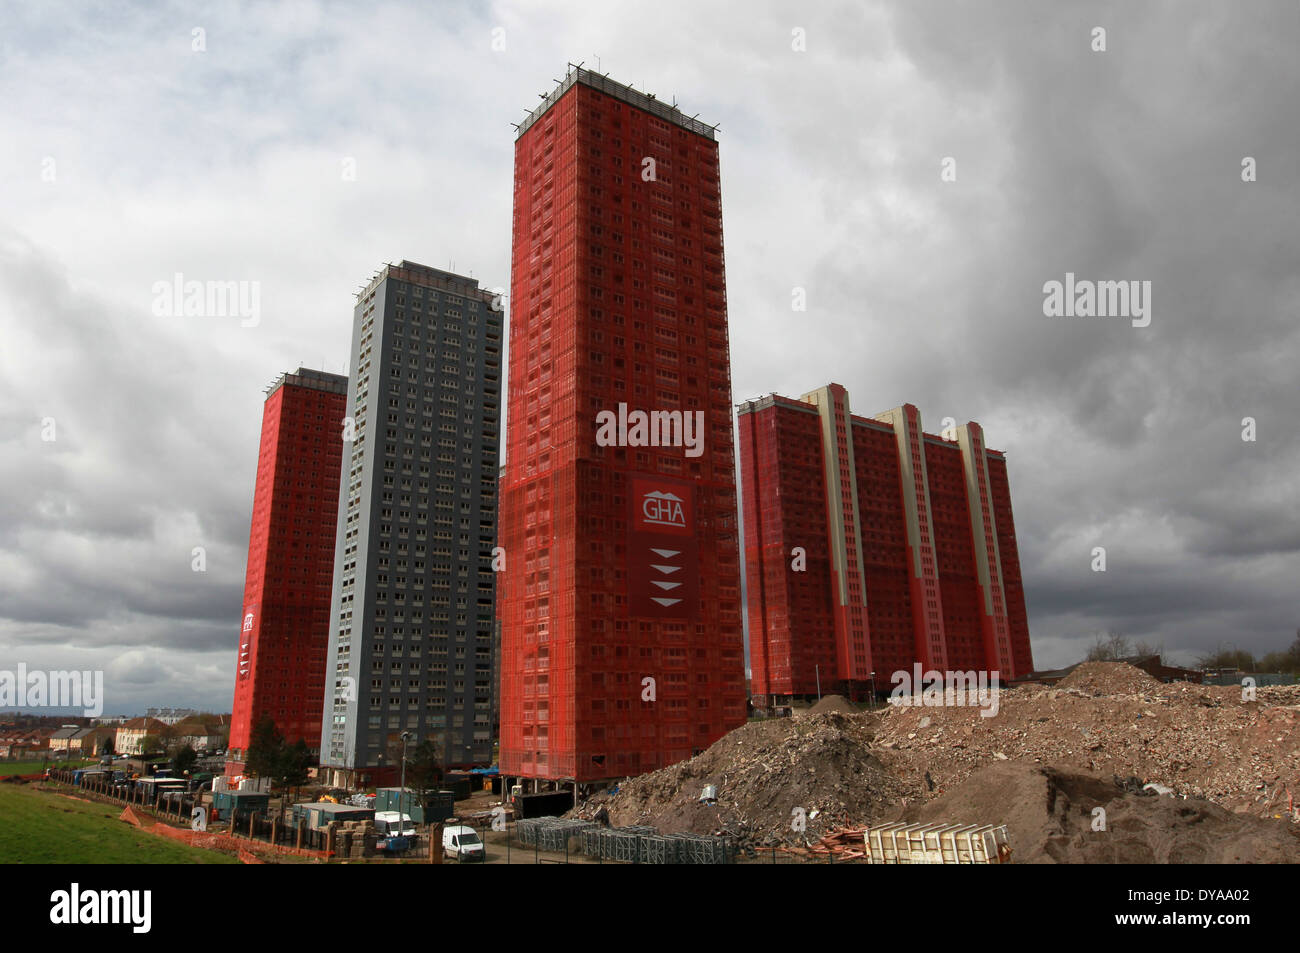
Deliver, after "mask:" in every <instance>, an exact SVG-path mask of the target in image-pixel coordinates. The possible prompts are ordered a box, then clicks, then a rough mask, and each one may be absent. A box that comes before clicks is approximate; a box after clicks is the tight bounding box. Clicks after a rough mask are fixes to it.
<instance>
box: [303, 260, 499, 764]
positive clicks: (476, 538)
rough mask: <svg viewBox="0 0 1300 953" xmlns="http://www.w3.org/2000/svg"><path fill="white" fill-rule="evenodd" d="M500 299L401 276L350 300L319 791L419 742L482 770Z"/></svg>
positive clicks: (410, 271)
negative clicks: (349, 364) (349, 365)
mask: <svg viewBox="0 0 1300 953" xmlns="http://www.w3.org/2000/svg"><path fill="white" fill-rule="evenodd" d="M499 300H500V299H499V298H498V297H497V296H496V295H495V294H494V293H492V292H490V291H488V290H486V289H481V288H479V285H478V282H477V281H475V280H474V279H472V278H465V277H463V276H461V275H455V274H452V273H450V272H446V271H440V270H438V269H436V268H429V267H427V266H425V265H417V264H415V263H413V262H409V261H403V262H401V263H400V264H397V265H385V266H384V267H383V268H382V269H381V270H380V271H379V272H378V273H377V274H376V275H375V276H374V278H373V279H372V280H371V281H370V283H369V284H368V285H367V286H366V289H365V290H364V291H363V292H361V294H360V295H359V296H358V297H357V305H356V310H355V313H354V316H353V327H352V350H351V352H350V353H351V358H350V360H351V362H352V366H353V368H354V370H353V373H352V374H351V377H350V380H349V384H348V417H347V419H345V421H344V427H345V429H344V439H345V441H346V440H349V439H350V443H345V444H344V454H343V477H342V483H341V487H342V490H341V492H340V494H339V520H338V536H337V540H336V548H335V557H334V595H333V603H332V606H331V623H330V640H329V652H328V655H327V656H326V658H327V668H326V678H327V681H326V693H325V710H324V718H323V725H322V728H321V748H320V752H321V753H320V763H321V768H322V771H321V775H322V780H323V781H324V783H327V784H335V785H340V786H348V787H350V786H356V785H360V784H363V783H371V784H375V783H379V784H384V783H391V782H392V781H394V780H395V779H396V777H397V774H398V772H399V770H400V766H401V758H402V751H403V735H405V736H406V737H405V742H406V750H407V753H408V754H409V753H410V752H413V751H414V749H415V747H416V746H417V745H418V744H419V743H420V742H421V741H425V740H430V741H433V742H434V743H435V744H436V745H437V746H438V752H439V755H440V757H441V759H442V761H443V764H444V765H445V766H447V767H456V766H465V765H472V764H487V763H489V762H490V761H491V758H492V735H491V731H492V727H491V718H492V708H493V697H492V696H493V693H494V691H495V682H494V676H493V672H492V664H493V660H492V641H493V617H494V611H495V609H494V602H495V587H496V582H495V574H494V573H493V567H492V551H493V548H494V547H495V546H496V522H497V520H496V513H497V502H496V500H497V472H498V460H497V449H498V424H499V417H500V392H501V349H502V344H501V326H502V312H501V309H500V307H499V305H498V302H499Z"/></svg>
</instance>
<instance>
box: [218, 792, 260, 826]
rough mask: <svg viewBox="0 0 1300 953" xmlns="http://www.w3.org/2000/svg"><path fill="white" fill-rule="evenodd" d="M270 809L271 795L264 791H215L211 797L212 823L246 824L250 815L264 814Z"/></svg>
mask: <svg viewBox="0 0 1300 953" xmlns="http://www.w3.org/2000/svg"><path fill="white" fill-rule="evenodd" d="M270 807H271V795H270V794H267V793H266V792H265V791H217V792H216V793H215V794H213V795H212V817H211V818H210V819H211V820H214V821H232V822H233V823H235V824H238V823H239V822H240V821H241V820H243V821H245V822H247V820H248V816H249V815H250V814H265V813H266V812H267V811H268V810H270Z"/></svg>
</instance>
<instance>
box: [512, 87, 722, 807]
mask: <svg viewBox="0 0 1300 953" xmlns="http://www.w3.org/2000/svg"><path fill="white" fill-rule="evenodd" d="M513 227H514V236H513V257H512V266H511V320H510V390H509V426H508V428H507V439H508V447H507V453H506V460H505V473H504V476H503V478H502V487H503V489H502V524H501V544H502V547H503V549H504V552H505V557H506V564H505V567H504V572H502V573H501V574H500V575H501V577H502V578H501V587H502V588H501V593H500V597H499V615H500V620H501V659H502V662H501V664H502V674H501V706H500V718H501V772H502V774H503V775H505V776H509V777H518V778H531V779H535V780H537V781H541V780H548V781H572V782H575V783H585V782H597V781H602V780H605V779H609V778H613V777H621V776H626V775H629V774H638V773H640V772H643V771H649V770H653V769H655V768H659V767H662V766H664V765H666V764H671V763H673V762H676V761H679V760H681V759H684V758H689V757H691V756H692V755H693V754H694V753H696V752H698V751H700V750H702V749H703V748H705V747H707V746H708V745H710V744H712V743H713V742H714V741H716V740H717V739H718V738H719V737H720V736H721V735H722V734H724V733H725V732H727V731H728V730H730V729H732V728H734V727H736V726H738V725H740V724H742V723H743V722H744V720H745V714H746V708H745V685H744V657H743V628H742V620H741V612H740V568H739V540H738V529H737V511H736V484H735V469H734V459H733V453H732V451H733V443H732V427H731V404H730V394H731V380H730V362H729V352H728V336H727V308H726V287H725V285H726V280H725V273H724V270H723V244H722V208H721V193H720V184H719V166H718V144H717V141H716V139H715V135H714V129H713V127H710V126H708V125H705V124H703V123H700V122H698V121H697V120H694V119H691V118H688V117H687V116H685V115H684V114H683V113H682V112H681V111H679V110H678V109H676V108H675V107H673V106H669V105H668V104H666V103H662V102H660V101H658V100H657V99H655V98H654V97H653V96H649V95H646V94H643V93H640V92H637V91H635V90H632V89H631V88H629V87H627V86H624V85H622V84H620V83H616V82H613V81H611V80H609V79H607V78H606V77H604V76H601V75H600V74H596V73H591V72H589V71H586V70H583V69H580V68H572V67H571V68H570V69H569V71H568V73H566V75H565V78H564V80H563V81H562V82H561V83H560V84H559V86H558V87H557V88H556V89H555V90H554V91H553V92H552V93H551V94H550V95H549V96H547V97H546V99H545V100H544V101H543V103H542V104H541V105H540V106H539V107H538V108H537V109H536V110H534V111H533V112H532V113H531V114H530V115H529V116H528V117H527V118H526V119H525V120H524V122H523V123H522V124H521V125H520V126H519V134H518V138H517V140H516V142H515V194H514V223H513Z"/></svg>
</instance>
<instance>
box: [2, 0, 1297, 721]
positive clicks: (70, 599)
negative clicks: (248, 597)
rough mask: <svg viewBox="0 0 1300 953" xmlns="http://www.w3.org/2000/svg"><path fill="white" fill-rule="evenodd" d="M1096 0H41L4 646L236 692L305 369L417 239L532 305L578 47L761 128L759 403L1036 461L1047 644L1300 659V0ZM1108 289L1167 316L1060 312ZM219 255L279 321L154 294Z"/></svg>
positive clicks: (1034, 627)
mask: <svg viewBox="0 0 1300 953" xmlns="http://www.w3.org/2000/svg"><path fill="white" fill-rule="evenodd" d="M810 6H815V12H813V11H810V10H809V9H808V7H810ZM1088 6H1089V9H1087V10H1085V9H1084V5H1082V4H1078V5H1076V4H1070V5H1068V7H1067V5H1063V4H1053V5H1049V4H1044V3H1041V2H1032V0H1027V2H1022V3H981V4H957V3H926V2H921V3H918V2H902V0H899V2H896V3H856V2H855V3H841V4H835V3H825V4H816V5H808V4H804V3H788V4H782V3H756V2H746V3H745V4H743V6H742V5H739V4H736V5H733V6H732V7H731V8H729V7H728V6H727V5H723V4H716V5H715V4H707V3H698V2H683V3H671V2H654V3H627V2H620V3H617V4H613V3H610V4H597V3H576V2H573V3H564V2H557V3H549V2H547V3H543V2H537V3H519V4H514V3H496V4H471V3H465V4H450V3H447V4H443V3H439V4H432V3H376V4H369V3H368V4H365V5H353V4H342V3H339V4H333V3H292V4H289V3H286V4H283V5H276V4H273V3H256V4H255V3H248V4H242V5H241V4H233V3H212V4H206V5H205V4H194V3H176V4H174V5H168V4H165V3H156V4H143V3H141V4H125V3H123V4H96V5H88V4H60V3H55V2H49V3H40V4H28V5H18V4H12V5H6V6H5V7H4V8H3V11H2V12H0V102H3V103H4V107H3V109H0V142H3V143H4V148H3V149H0V181H2V182H3V187H2V188H0V660H2V661H0V667H3V668H12V667H14V666H15V665H16V664H17V663H18V662H25V663H26V664H27V665H28V666H29V668H72V667H75V668H79V669H80V668H98V669H103V670H104V671H105V673H106V683H107V685H106V687H107V692H108V699H107V705H106V708H107V710H108V711H109V712H122V713H134V712H139V711H141V710H142V709H143V708H144V707H145V706H147V705H155V704H157V705H167V704H175V705H187V706H194V707H202V708H211V709H214V710H221V711H225V710H228V709H229V706H230V699H231V690H232V686H233V678H234V651H235V646H236V642H237V633H238V626H239V617H240V607H241V596H242V589H243V577H244V568H245V565H244V561H245V555H246V546H247V541H248V531H249V519H250V514H251V502H252V492H253V478H254V473H255V469H256V463H257V447H258V430H259V427H260V423H261V405H262V400H263V394H262V390H263V388H264V387H265V386H266V385H267V384H268V383H270V382H271V381H272V380H273V379H274V378H275V377H276V376H277V375H278V374H279V373H281V372H282V371H284V370H286V369H291V368H294V367H297V366H298V365H299V364H306V365H308V366H314V367H320V368H324V369H327V370H334V371H339V370H341V369H342V367H343V363H344V361H345V359H346V356H347V355H346V350H347V347H348V341H349V323H350V320H351V313H352V298H353V294H354V293H355V292H356V290H357V288H358V286H359V285H361V284H363V283H364V282H365V281H366V280H368V278H369V276H370V275H371V274H372V273H373V272H374V270H375V269H376V267H377V266H379V265H380V264H381V263H382V262H384V261H396V260H398V259H400V258H408V259H411V260H414V261H420V262H424V263H426V264H430V265H434V266H437V267H444V268H445V267H449V266H450V267H454V268H455V269H456V270H458V271H462V272H466V273H472V274H473V275H474V276H475V277H477V278H479V279H480V280H481V281H482V282H483V283H484V284H485V285H486V286H489V287H492V286H508V284H509V262H510V218H511V205H510V203H511V189H512V185H511V175H512V150H513V138H514V133H513V130H512V129H511V126H510V123H511V122H512V121H518V120H519V119H520V118H521V117H522V116H523V115H524V113H525V111H526V110H527V109H531V108H532V107H533V106H535V105H536V104H537V103H538V102H539V98H538V94H539V93H543V92H546V91H548V90H549V89H551V88H552V86H553V80H557V79H559V78H560V77H561V76H562V75H563V72H564V69H565V63H566V62H568V61H574V62H577V61H585V62H586V64H587V65H588V66H590V67H595V66H597V65H598V66H599V69H600V70H601V71H603V72H608V73H609V74H610V75H611V77H612V78H614V79H617V80H620V81H622V82H626V83H631V84H633V85H635V86H636V87H637V88H638V89H642V90H646V91H649V92H654V93H656V94H657V95H658V96H659V97H660V98H662V99H670V98H671V97H673V96H676V97H677V100H678V102H679V103H680V104H681V106H682V108H683V109H684V110H685V111H686V112H687V114H694V113H698V114H699V116H700V118H702V119H704V120H706V121H708V122H716V123H719V124H720V131H719V140H720V143H721V156H722V179H723V182H722V194H723V207H724V215H725V235H726V249H727V259H726V265H727V276H728V289H727V290H728V296H729V304H730V313H731V335H732V361H733V364H732V380H733V389H734V397H735V399H736V400H737V401H740V400H743V399H746V398H750V397H754V396H758V395H760V394H765V393H769V392H773V391H776V392H779V393H784V394H790V395H798V394H800V393H803V392H805V391H807V390H811V389H813V388H814V387H816V386H818V385H820V384H822V383H825V382H826V381H827V380H834V381H838V382H839V383H842V384H844V385H845V386H846V387H847V388H848V389H849V392H850V394H851V396H852V401H853V407H854V409H855V410H856V411H858V412H861V413H867V414H874V413H877V412H879V411H881V410H885V409H887V408H889V407H893V406H896V405H898V404H900V403H903V402H911V403H915V404H916V405H917V406H919V407H920V409H921V412H922V415H923V418H924V420H925V423H926V426H927V429H930V430H938V429H939V428H940V422H941V421H942V419H943V418H944V417H949V416H950V417H953V418H955V419H956V420H957V421H959V422H961V421H965V420H968V419H974V420H978V421H980V422H981V423H982V424H983V425H984V428H985V431H986V434H987V439H988V442H989V445H990V446H993V447H997V448H1000V449H1005V450H1006V451H1007V454H1008V458H1009V464H1010V474H1011V490H1012V498H1013V501H1014V505H1015V511H1016V522H1017V526H1018V530H1019V537H1020V546H1021V559H1022V563H1023V568H1024V574H1025V578H1026V585H1027V598H1028V607H1029V616H1030V628H1031V632H1032V636H1033V644H1034V651H1035V661H1036V662H1037V663H1038V664H1039V665H1040V666H1043V667H1046V666H1051V665H1058V664H1067V663H1069V662H1072V661H1075V660H1077V659H1078V658H1079V657H1080V656H1081V655H1082V653H1083V652H1084V651H1085V650H1086V648H1087V647H1088V645H1089V644H1090V643H1091V641H1092V640H1093V638H1094V637H1095V635H1096V634H1097V633H1099V632H1102V631H1107V630H1112V631H1119V632H1122V633H1124V634H1126V635H1128V636H1129V637H1131V638H1133V639H1135V640H1138V639H1141V640H1146V641H1148V642H1151V643H1153V644H1163V646H1164V647H1165V648H1166V649H1167V650H1168V651H1169V652H1170V653H1171V654H1172V656H1173V657H1174V658H1175V659H1176V660H1182V661H1191V660H1192V659H1193V658H1194V657H1195V655H1196V654H1197V653H1199V652H1202V651H1205V650H1207V649H1214V648H1217V647H1219V646H1220V645H1231V646H1234V647H1239V648H1243V649H1250V650H1253V651H1255V652H1257V653H1263V652H1265V651H1269V650H1274V649H1280V648H1283V647H1285V646H1286V645H1288V644H1289V643H1290V641H1291V639H1292V638H1293V637H1294V635H1295V630H1296V627H1297V626H1298V625H1300V609H1298V607H1297V596H1296V593H1297V590H1298V588H1300V587H1297V585H1296V583H1297V580H1298V579H1300V507H1298V504H1297V497H1298V494H1297V487H1298V482H1300V478H1298V477H1297V474H1298V473H1300V449H1298V445H1297V435H1298V433H1300V424H1298V423H1297V412H1298V411H1300V396H1298V391H1297V386H1296V366H1297V363H1298V359H1300V322H1297V321H1296V311H1297V301H1300V279H1298V278H1297V270H1296V264H1297V261H1298V260H1300V255H1298V252H1300V241H1298V240H1297V239H1298V238H1300V105H1297V104H1300V62H1298V60H1297V56H1296V53H1295V51H1296V49H1297V46H1298V45H1300V7H1298V6H1297V5H1296V4H1294V3H1293V2H1279V3H1275V4H1262V3H1234V4H1209V3H1154V2H1151V3H1142V4H1133V3H1115V4H1101V5H1088ZM742 11H743V12H742ZM1097 27H1101V28H1104V30H1105V37H1104V42H1105V49H1104V51H1101V50H1097V49H1094V47H1096V46H1099V45H1100V41H1099V39H1098V35H1097V34H1095V33H1094V29H1095V28H1097ZM196 30H197V31H201V32H198V33H196ZM798 46H803V47H804V48H803V49H796V48H795V47H798ZM196 47H197V48H196ZM597 58H599V59H597ZM1246 157H1250V158H1252V159H1253V160H1254V169H1255V181H1252V182H1246V181H1243V160H1244V159H1246ZM949 158H950V159H951V160H953V161H952V162H951V163H949V164H948V165H947V167H946V168H947V169H948V170H949V171H952V170H955V181H951V179H952V178H953V176H952V175H949V176H947V178H948V179H950V181H945V177H944V176H943V175H942V173H943V172H944V169H945V165H944V162H945V159H949ZM345 169H354V170H355V175H354V176H348V175H345V174H344V170H345ZM1067 272H1072V273H1074V274H1075V275H1076V276H1077V277H1078V278H1079V279H1090V280H1137V281H1150V282H1151V289H1152V292H1151V322H1150V325H1149V326H1147V327H1135V326H1133V322H1132V321H1130V320H1129V319H1128V318H1125V317H1122V316H1121V317H1108V318H1103V317H1075V318H1061V317H1048V316H1045V314H1044V292H1043V286H1044V283H1045V282H1048V281H1052V280H1064V278H1065V275H1066V273H1067ZM177 273H180V274H183V275H184V276H185V278H186V279H187V280H201V281H248V282H258V283H260V284H259V288H260V296H261V297H260V320H258V321H257V323H256V324H255V325H254V324H252V323H251V322H249V321H241V320H240V319H239V318H238V317H226V318H222V317H188V318H187V317H184V316H183V315H174V316H168V315H162V316H160V315H158V314H155V313H154V310H155V309H154V308H153V307H152V305H153V298H154V294H153V286H154V284H155V283H156V282H159V281H169V280H171V279H172V277H173V276H174V275H175V274H177ZM795 288H803V289H805V290H806V294H807V311H806V312H805V313H798V314H796V313H794V312H793V311H792V291H793V289H795ZM1246 417H1250V418H1253V419H1254V421H1255V431H1256V433H1255V436H1256V439H1255V440H1253V441H1245V440H1243V439H1242V433H1243V418H1246ZM50 437H53V439H49V438H50ZM1098 546H1102V547H1105V549H1106V571H1105V572H1094V571H1093V570H1092V564H1093V561H1094V560H1093V549H1094V547H1098ZM195 547H203V550H204V552H205V554H206V571H204V572H195V571H193V556H192V553H193V551H194V549H195Z"/></svg>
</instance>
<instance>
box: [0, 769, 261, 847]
mask: <svg viewBox="0 0 1300 953" xmlns="http://www.w3.org/2000/svg"><path fill="white" fill-rule="evenodd" d="M121 813H122V808H121V807H118V806H116V805H112V804H97V803H91V802H88V801H78V800H71V799H69V798H66V797H59V796H58V795H56V794H54V793H51V792H50V791H41V790H39V789H38V788H37V786H36V785H35V784H4V783H0V864H237V863H239V861H238V860H237V859H236V858H234V857H228V856H226V855H225V854H221V853H218V852H217V851H213V850H203V849H201V848H198V847H186V846H185V845H184V844H176V843H173V842H172V841H169V840H164V839H163V838H161V837H159V836H157V835H156V834H147V833H145V832H144V831H141V830H140V829H139V828H136V827H132V826H131V825H130V824H127V823H126V822H125V821H119V820H118V816H119V815H120V814H121Z"/></svg>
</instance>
